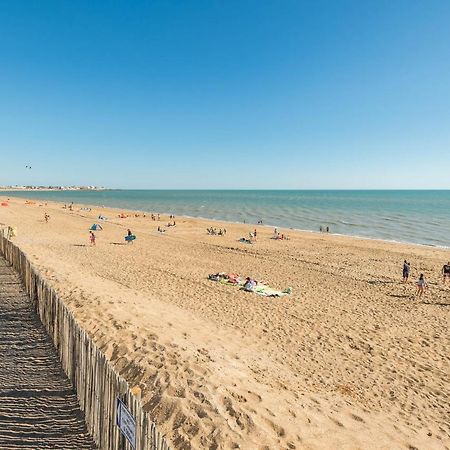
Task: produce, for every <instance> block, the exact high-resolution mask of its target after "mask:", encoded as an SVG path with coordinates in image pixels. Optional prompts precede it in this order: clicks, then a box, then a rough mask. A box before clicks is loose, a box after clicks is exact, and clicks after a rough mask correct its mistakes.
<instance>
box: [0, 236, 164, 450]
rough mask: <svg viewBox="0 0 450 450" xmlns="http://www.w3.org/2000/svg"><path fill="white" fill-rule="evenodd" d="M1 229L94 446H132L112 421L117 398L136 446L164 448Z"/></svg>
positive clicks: (135, 402) (0, 246)
mask: <svg viewBox="0 0 450 450" xmlns="http://www.w3.org/2000/svg"><path fill="white" fill-rule="evenodd" d="M6 234H7V232H6V230H2V232H1V233H0V252H1V254H2V255H3V256H4V258H5V259H6V260H7V261H8V262H9V263H10V264H12V266H13V268H14V269H15V270H16V271H17V272H18V273H19V275H20V276H21V278H22V280H23V282H24V284H25V288H26V290H27V292H28V295H29V296H30V299H31V300H32V302H33V305H34V307H35V309H36V312H37V313H38V315H39V317H40V318H41V321H42V323H43V325H44V326H45V328H46V330H47V332H48V334H49V335H50V337H51V338H52V339H53V342H54V345H55V347H56V349H57V351H58V353H59V356H60V359H61V364H62V366H63V369H64V372H65V373H66V375H67V376H68V378H69V379H70V381H71V382H72V384H73V386H74V388H75V390H76V392H77V396H78V399H79V402H80V406H81V409H82V410H83V411H84V414H85V420H86V424H87V428H88V430H89V432H90V433H91V435H92V437H93V438H94V440H95V442H96V443H97V445H98V447H99V449H100V450H116V449H121V450H122V449H124V450H132V449H133V447H132V446H131V444H130V443H129V442H128V440H126V439H125V437H124V436H123V435H122V433H121V431H120V430H119V427H118V426H117V425H116V414H117V411H116V409H117V399H118V398H119V399H120V400H122V401H123V403H125V405H126V406H127V408H128V409H129V410H130V412H131V414H132V415H133V417H134V418H135V419H136V449H137V450H170V448H169V446H168V444H167V443H166V442H165V440H164V438H163V436H162V435H161V434H160V433H159V432H158V430H157V429H156V426H155V423H154V422H152V421H151V419H150V418H149V416H148V414H147V413H146V412H144V411H143V409H142V405H141V401H140V399H138V398H136V397H135V396H134V395H133V394H132V393H131V391H130V387H129V386H128V383H127V382H126V381H125V380H124V379H123V378H122V377H121V376H119V375H118V374H117V373H116V372H115V371H114V369H113V367H112V365H111V363H110V362H109V361H108V360H107V359H106V357H105V355H104V354H103V353H102V352H101V351H100V350H99V349H98V347H97V346H96V345H95V344H94V342H93V341H92V339H91V338H90V337H89V336H88V335H87V333H86V332H85V331H84V330H83V329H81V327H80V326H79V325H78V323H77V321H76V320H75V318H74V316H73V314H72V313H71V312H70V311H69V309H68V308H67V307H66V306H65V304H64V302H63V301H62V300H61V298H60V297H59V296H58V294H57V293H56V292H55V290H54V289H53V288H51V287H50V286H49V285H48V284H47V281H46V280H45V279H44V278H43V277H42V276H41V275H40V274H39V273H38V272H37V271H36V269H35V268H34V267H33V265H32V264H31V263H30V261H29V260H28V258H27V256H26V255H25V253H24V252H23V251H22V250H20V249H19V247H17V246H16V245H15V244H13V243H12V242H11V241H10V240H8V239H7V238H6Z"/></svg>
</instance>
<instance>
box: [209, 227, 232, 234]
mask: <svg viewBox="0 0 450 450" xmlns="http://www.w3.org/2000/svg"><path fill="white" fill-rule="evenodd" d="M206 232H207V233H208V234H209V235H211V236H225V235H226V234H227V230H226V229H225V228H224V229H223V230H222V228H219V229H217V228H215V227H211V228H207V229H206Z"/></svg>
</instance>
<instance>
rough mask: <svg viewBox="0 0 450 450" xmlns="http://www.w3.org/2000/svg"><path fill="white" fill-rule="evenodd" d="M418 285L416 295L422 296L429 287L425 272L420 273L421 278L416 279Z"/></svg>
mask: <svg viewBox="0 0 450 450" xmlns="http://www.w3.org/2000/svg"><path fill="white" fill-rule="evenodd" d="M416 286H417V291H416V295H417V296H418V297H422V295H423V294H424V290H425V288H427V287H428V284H427V282H426V280H425V278H424V276H423V273H421V274H420V277H419V279H418V280H417V281H416Z"/></svg>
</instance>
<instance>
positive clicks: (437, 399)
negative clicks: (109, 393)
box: [0, 197, 450, 449]
mask: <svg viewBox="0 0 450 450" xmlns="http://www.w3.org/2000/svg"><path fill="white" fill-rule="evenodd" d="M2 198H3V199H4V197H2ZM75 209H76V211H74V212H70V211H69V210H67V209H62V208H61V205H60V204H56V203H52V204H50V203H49V204H48V205H47V206H45V205H44V206H39V205H38V204H35V205H25V201H24V200H21V199H13V200H11V201H10V206H9V207H7V208H2V209H0V222H4V223H8V224H10V225H14V226H17V227H18V236H17V238H15V240H16V241H17V242H18V243H19V244H20V246H21V247H22V248H23V249H24V250H25V251H26V252H27V253H28V255H29V256H30V257H31V259H32V260H33V261H34V263H35V264H36V265H37V266H38V267H39V268H40V270H41V271H42V272H43V273H45V274H46V276H47V277H48V278H49V279H51V282H52V284H53V286H54V287H55V288H56V289H57V290H58V291H59V292H60V293H61V294H62V295H63V297H64V298H65V299H67V303H68V305H69V306H70V307H71V308H72V309H73V311H74V312H75V314H76V316H77V318H78V319H79V320H80V322H81V323H82V325H83V326H84V327H85V328H86V329H87V330H88V331H89V332H90V334H91V335H92V336H93V337H94V339H95V341H96V342H97V343H98V344H99V346H100V347H101V348H102V349H103V350H104V351H105V352H106V354H107V355H108V357H109V358H110V359H111V360H112V361H113V362H114V364H115V366H116V367H117V368H118V369H119V370H120V371H121V373H122V374H123V375H124V376H125V377H126V378H127V379H128V380H129V381H130V382H131V384H132V385H133V384H135V385H139V386H140V387H141V389H142V393H143V399H144V401H145V403H146V408H147V409H148V410H150V411H151V413H152V416H153V417H154V419H155V420H156V421H157V423H158V424H159V428H160V429H161V430H162V431H164V432H165V433H167V436H168V439H169V441H171V442H172V443H173V446H174V448H177V449H216V448H220V449H231V448H241V449H358V448H360V449H397V448H398V449H408V448H409V449H411V448H418V449H445V448H450V418H449V417H450V416H449V411H450V375H449V374H450V357H449V355H450V341H449V325H450V320H449V311H450V306H449V304H450V286H443V285H442V281H441V278H440V276H439V273H440V268H441V267H442V264H443V263H444V262H445V261H447V260H448V259H450V256H449V252H448V251H444V250H441V249H435V248H430V247H420V246H413V245H402V244H392V243H386V242H381V241H369V240H361V239H354V238H348V237H340V236H333V235H319V234H313V233H301V232H294V231H291V230H287V232H288V234H289V235H290V237H291V240H290V241H274V240H272V239H270V236H271V235H272V230H271V229H268V228H264V227H258V241H257V242H256V243H255V244H253V245H248V244H242V243H239V242H237V240H238V238H239V237H240V236H247V235H248V232H249V231H250V227H249V226H245V225H238V224H230V223H227V224H214V225H215V226H225V227H226V228H227V235H226V236H208V235H207V234H206V231H205V230H206V227H207V226H210V225H211V224H212V222H209V221H202V220H195V219H186V218H177V219H176V223H177V226H176V227H170V228H167V231H166V232H165V233H163V234H161V233H158V232H157V231H156V228H157V226H158V225H162V224H163V223H165V222H167V221H168V218H167V217H164V218H163V217H162V218H161V222H153V221H152V220H151V219H150V218H149V217H146V218H142V217H138V218H136V217H132V218H130V217H129V218H126V219H119V218H118V217H117V214H118V211H114V210H107V209H102V208H93V210H92V211H90V212H86V211H79V210H78V209H79V207H78V206H77V207H76V208H75ZM44 211H47V212H48V213H49V214H50V216H51V217H50V221H49V223H45V221H44V220H43V216H44ZM99 214H103V215H105V216H107V217H110V220H108V221H106V222H105V223H104V224H103V225H104V231H101V232H98V233H97V245H96V246H95V247H90V246H89V239H88V231H87V230H88V228H89V226H90V225H91V224H92V223H93V222H95V221H96V220H95V218H96V217H97V216H98V215H99ZM127 228H131V229H132V231H133V232H134V233H135V234H136V235H137V236H138V238H137V240H136V241H135V243H134V244H131V245H125V243H124V235H125V233H126V229H127ZM252 228H253V227H252ZM285 232H286V230H285ZM404 258H408V259H409V260H411V262H412V268H413V269H412V272H413V278H414V277H416V276H417V275H418V274H419V273H421V272H423V273H425V275H426V277H427V279H428V281H429V283H430V288H429V290H428V292H427V293H426V296H425V298H424V299H422V300H418V299H416V298H415V297H414V283H413V282H412V281H411V282H410V283H409V284H406V285H404V284H401V283H400V278H401V263H402V262H403V259H404ZM219 271H224V272H230V273H239V274H241V275H244V276H246V275H250V276H252V277H254V278H256V279H257V280H262V281H265V282H267V283H268V284H270V285H271V286H272V287H274V288H277V289H284V288H286V287H287V286H291V287H292V288H293V294H291V295H289V296H286V297H282V298H263V297H260V296H257V295H255V294H253V293H246V292H243V291H241V290H239V289H237V288H236V287H233V286H226V285H221V284H219V283H215V282H211V281H209V280H208V279H207V275H208V274H209V273H213V272H219Z"/></svg>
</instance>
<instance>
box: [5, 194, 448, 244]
mask: <svg viewBox="0 0 450 450" xmlns="http://www.w3.org/2000/svg"><path fill="white" fill-rule="evenodd" d="M1 195H2V196H10V197H12V196H14V197H24V198H30V199H39V200H53V201H60V202H65V203H69V202H74V203H75V204H77V205H80V204H81V205H98V206H102V205H104V206H108V207H114V208H123V209H131V210H137V211H146V212H148V213H151V212H155V213H156V212H159V213H161V214H163V213H164V214H165V213H167V214H175V215H178V216H190V217H201V218H207V219H215V220H225V221H230V222H240V223H248V224H251V225H255V224H257V223H258V221H262V222H263V224H264V225H268V226H272V227H278V228H280V229H289V228H292V229H299V230H306V231H316V232H318V231H319V229H320V227H322V228H323V229H326V227H328V228H329V231H330V233H335V234H343V235H349V236H358V237H364V238H374V239H383V240H388V241H396V242H408V243H414V244H422V245H429V246H436V247H445V248H450V190H364V191H363V190H113V189H112V190H98V191H81V190H77V191H65V190H63V191H26V192H23V191H22V192H21V191H7V192H1Z"/></svg>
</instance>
